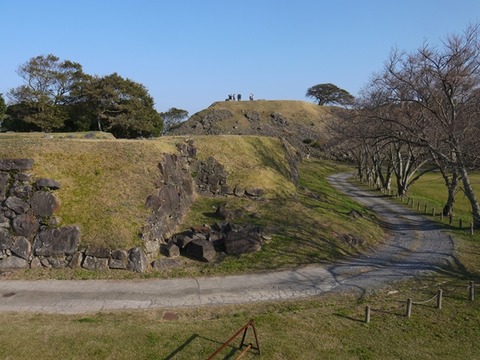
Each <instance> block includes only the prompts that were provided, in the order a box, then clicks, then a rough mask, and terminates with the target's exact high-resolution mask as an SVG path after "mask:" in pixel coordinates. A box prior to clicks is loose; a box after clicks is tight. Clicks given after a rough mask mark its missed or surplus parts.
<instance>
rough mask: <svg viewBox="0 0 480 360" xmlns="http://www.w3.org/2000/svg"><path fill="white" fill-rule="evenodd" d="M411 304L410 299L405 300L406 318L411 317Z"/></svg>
mask: <svg viewBox="0 0 480 360" xmlns="http://www.w3.org/2000/svg"><path fill="white" fill-rule="evenodd" d="M412 304H413V300H412V298H408V300H407V314H406V315H407V318H409V317H410V316H412Z"/></svg>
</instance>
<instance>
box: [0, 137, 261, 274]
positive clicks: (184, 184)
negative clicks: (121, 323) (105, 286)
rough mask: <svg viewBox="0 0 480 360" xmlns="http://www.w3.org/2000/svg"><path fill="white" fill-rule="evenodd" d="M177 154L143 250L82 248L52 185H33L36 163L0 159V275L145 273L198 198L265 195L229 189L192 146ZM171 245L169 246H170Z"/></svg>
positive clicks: (156, 196) (162, 172)
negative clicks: (29, 271)
mask: <svg viewBox="0 0 480 360" xmlns="http://www.w3.org/2000/svg"><path fill="white" fill-rule="evenodd" d="M177 149H178V153H177V154H167V153H165V154H163V155H162V158H161V160H160V162H159V163H158V170H159V173H158V174H159V175H158V179H157V180H156V182H155V184H156V188H155V190H154V191H153V192H152V194H151V195H149V196H148V198H147V199H146V202H145V206H146V207H147V208H149V209H151V214H150V216H149V217H148V219H146V222H145V225H144V227H143V229H141V232H142V239H143V241H144V246H143V247H142V248H138V247H137V248H133V249H130V250H125V249H105V248H86V249H85V248H83V249H82V248H81V244H80V237H81V236H80V235H81V234H80V228H79V227H78V226H63V227H62V226H60V221H59V219H57V217H56V216H55V212H56V210H57V209H58V208H59V206H60V203H59V201H58V199H57V198H56V196H55V190H58V189H59V188H60V186H61V185H60V184H59V183H58V182H57V181H55V180H52V179H45V178H42V179H36V180H35V179H33V175H32V174H30V173H29V171H30V170H31V169H32V167H33V160H32V159H0V270H2V269H20V268H28V267H30V268H64V267H71V268H77V267H83V268H85V269H91V270H106V269H129V270H132V271H137V272H143V271H145V270H146V269H147V268H148V266H149V264H151V263H153V261H154V260H155V259H156V258H158V256H159V255H160V253H161V251H160V250H161V247H162V246H165V245H166V244H167V243H168V242H169V240H171V238H172V235H174V233H175V231H176V229H177V227H178V225H179V224H181V222H182V221H183V218H184V215H185V214H186V211H187V210H188V209H189V207H190V205H191V204H192V203H193V201H194V200H195V197H196V196H197V194H201V195H203V196H228V195H233V196H248V197H253V198H257V197H260V196H261V195H262V194H263V191H262V190H261V189H249V188H247V189H244V188H240V187H239V186H235V187H233V188H232V187H231V186H229V185H228V184H227V177H228V173H227V171H226V170H225V168H224V167H223V166H222V165H221V164H220V163H218V161H217V160H215V159H214V158H212V157H210V158H208V159H207V160H206V161H200V160H197V158H196V148H195V145H194V143H193V141H187V142H185V143H182V144H178V145H177ZM170 242H171V241H170Z"/></svg>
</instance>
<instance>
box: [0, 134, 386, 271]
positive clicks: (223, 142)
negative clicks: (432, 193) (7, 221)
mask: <svg viewBox="0 0 480 360" xmlns="http://www.w3.org/2000/svg"><path fill="white" fill-rule="evenodd" d="M94 137H95V138H94V139H85V138H84V137H82V136H66V135H58V134H56V135H54V136H53V135H45V134H24V135H20V134H17V135H14V134H0V144H1V146H0V157H2V158H19V157H28V158H33V159H34V160H35V165H34V168H33V173H34V175H35V177H36V178H38V177H49V178H53V179H55V180H57V181H59V182H60V184H61V185H62V187H61V189H60V190H58V191H56V195H57V197H58V198H59V200H60V202H61V207H60V210H59V212H58V213H57V215H58V216H59V217H60V218H61V224H62V225H71V224H76V225H79V226H80V228H81V233H82V240H81V245H82V246H85V247H87V246H106V247H109V248H124V249H128V248H130V247H132V246H135V245H141V238H140V236H139V233H140V231H141V228H142V226H143V224H144V221H145V219H146V218H147V216H148V210H147V209H146V208H145V206H144V205H145V200H146V198H147V196H148V195H149V194H151V193H152V191H153V190H154V188H155V182H156V180H157V178H158V167H157V165H158V162H159V159H160V157H161V155H162V154H163V153H164V152H169V153H175V152H176V147H175V145H176V144H177V143H182V142H184V141H185V139H187V137H185V136H170V137H162V138H160V139H155V140H115V139H111V138H105V136H104V134H95V136H94ZM189 138H191V137H189ZM193 139H194V140H195V143H196V146H197V148H198V158H200V159H206V158H208V157H209V156H214V157H215V158H216V159H217V160H218V161H219V162H220V163H222V164H223V165H224V166H225V168H226V170H227V171H228V173H229V174H230V175H229V178H228V182H229V184H230V185H232V186H235V185H240V186H241V187H254V188H261V189H263V190H264V191H265V195H264V196H263V197H262V199H261V200H256V201H255V200H251V199H246V198H237V197H234V196H232V197H228V198H226V197H213V198H212V197H205V198H203V197H199V198H198V199H197V201H196V202H195V203H194V205H193V206H192V208H191V210H190V211H189V213H188V214H187V216H186V219H185V222H184V224H183V225H182V227H180V228H179V230H184V229H188V228H189V227H190V226H192V225H197V224H204V223H207V224H213V223H214V222H215V221H218V219H216V218H215V217H213V216H212V214H213V212H214V211H215V208H216V207H217V206H219V205H220V204H222V203H226V204H227V206H228V207H231V208H240V209H242V210H244V216H243V217H242V218H241V219H238V222H239V223H252V222H253V223H255V224H257V225H260V226H262V227H263V228H265V229H267V230H268V231H269V232H270V233H272V234H273V240H272V241H271V242H270V243H269V244H267V245H265V246H264V248H263V249H262V251H260V252H259V253H254V254H250V255H248V256H242V258H241V259H233V258H232V259H226V260H225V261H223V262H222V263H221V264H216V265H215V266H211V265H209V264H200V263H198V262H195V261H191V262H189V261H188V260H185V261H186V263H185V267H184V268H183V269H182V270H181V271H180V272H179V273H177V274H170V275H166V276H178V275H181V274H183V275H192V274H198V273H203V274H205V273H212V274H222V273H237V272H249V271H260V270H264V269H275V268H283V267H293V266H297V265H299V264H309V263H317V262H319V261H325V260H329V259H332V258H336V257H339V256H342V255H345V254H351V253H352V252H356V251H359V250H360V249H357V248H352V247H351V246H350V245H349V244H346V243H343V241H342V240H341V237H340V236H339V235H341V234H344V233H353V234H355V235H356V236H359V237H362V238H364V239H366V240H367V243H366V246H370V245H372V243H374V242H375V241H376V240H377V239H378V238H379V237H380V236H381V231H379V229H378V227H377V226H376V225H375V224H374V222H373V221H372V219H371V218H370V217H369V216H366V217H365V218H363V219H359V220H358V221H355V222H352V221H351V219H350V218H349V216H348V213H349V212H350V211H351V210H352V209H355V210H357V211H360V212H364V213H366V210H364V209H361V208H360V207H359V206H358V205H355V204H353V203H352V202H351V201H349V200H348V199H346V198H345V197H343V196H340V195H338V194H337V193H336V192H335V191H334V190H333V189H332V188H331V187H329V186H328V184H327V183H326V180H325V176H326V175H327V174H329V173H331V172H333V171H338V168H336V167H335V166H332V165H330V164H327V163H320V162H316V161H305V162H304V163H303V164H301V166H300V173H301V175H300V187H298V188H297V187H295V185H294V184H293V182H292V181H291V173H290V165H289V163H288V159H287V154H286V151H285V148H284V145H283V144H282V142H281V141H280V140H279V139H276V138H273V137H256V136H228V135H222V136H215V137H214V138H213V137H211V136H194V137H193ZM157 275H158V274H155V275H154V276H157ZM62 276H63V275H62ZM68 276H75V275H74V274H73V275H68ZM82 276H84V275H82ZM88 276H90V275H88ZM94 276H99V277H105V276H107V277H108V276H113V275H112V274H95V275H94ZM120 276H124V275H120ZM128 276H130V275H128Z"/></svg>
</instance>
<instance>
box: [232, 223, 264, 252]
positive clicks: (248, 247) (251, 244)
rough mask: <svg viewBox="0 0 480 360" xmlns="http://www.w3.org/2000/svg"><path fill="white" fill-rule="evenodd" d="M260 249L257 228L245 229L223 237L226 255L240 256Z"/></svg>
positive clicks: (260, 241)
mask: <svg viewBox="0 0 480 360" xmlns="http://www.w3.org/2000/svg"><path fill="white" fill-rule="evenodd" d="M261 248H262V238H261V234H260V231H259V229H258V228H255V227H252V228H249V227H246V228H242V229H241V230H239V231H231V232H229V233H228V234H227V235H226V237H225V252H226V254H227V255H241V254H245V253H251V252H255V251H258V250H260V249H261Z"/></svg>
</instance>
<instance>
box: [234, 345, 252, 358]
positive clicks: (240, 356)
mask: <svg viewBox="0 0 480 360" xmlns="http://www.w3.org/2000/svg"><path fill="white" fill-rule="evenodd" d="M252 347H253V345H252V343H250V344H248V346H247V347H246V348H245V350H243V351H242V352H241V353H240V354H239V355H238V357H237V358H236V359H235V360H238V359H240V358H242V357H243V355H245V354H246V353H247V352H248V350H250V349H251V348H252Z"/></svg>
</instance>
